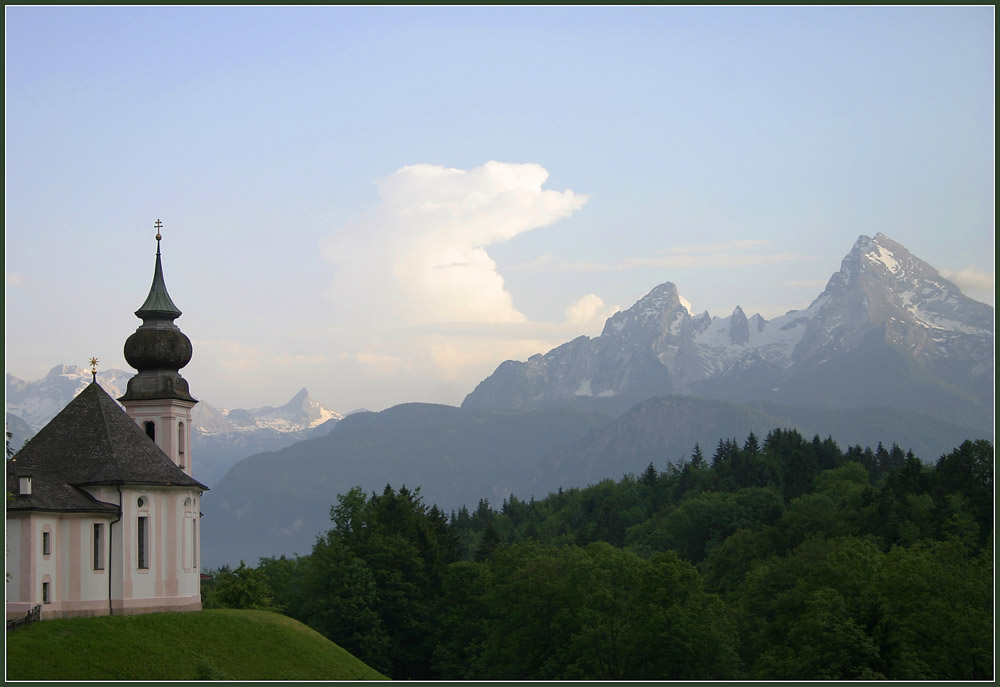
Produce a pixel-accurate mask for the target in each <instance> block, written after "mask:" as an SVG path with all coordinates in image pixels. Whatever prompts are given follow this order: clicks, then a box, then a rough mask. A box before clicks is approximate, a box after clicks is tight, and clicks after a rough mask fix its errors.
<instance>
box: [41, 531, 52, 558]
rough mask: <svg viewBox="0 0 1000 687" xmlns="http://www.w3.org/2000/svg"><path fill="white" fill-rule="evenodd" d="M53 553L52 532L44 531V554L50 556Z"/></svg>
mask: <svg viewBox="0 0 1000 687" xmlns="http://www.w3.org/2000/svg"><path fill="white" fill-rule="evenodd" d="M50 553H52V533H51V532H42V555H44V556H48V555H49V554H50Z"/></svg>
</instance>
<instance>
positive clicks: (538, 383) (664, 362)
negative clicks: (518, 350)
mask: <svg viewBox="0 0 1000 687" xmlns="http://www.w3.org/2000/svg"><path fill="white" fill-rule="evenodd" d="M900 356H903V357H902V358H901V357H900ZM907 358H909V359H912V361H913V364H914V365H915V368H914V369H920V370H921V371H920V372H916V373H911V372H908V371H907V368H906V364H904V363H902V362H900V361H902V360H905V359H907ZM831 361H839V362H837V365H836V366H830V365H828V366H827V367H826V368H823V369H822V370H821V369H820V366H824V365H827V364H828V363H830V362H831ZM876 361H878V362H876ZM890 363H891V364H892V365H893V366H895V367H894V368H893V370H891V371H890V370H888V369H884V370H883V369H879V367H880V366H882V367H885V366H886V365H888V364H890ZM838 366H839V367H838ZM859 366H869V367H871V368H872V369H866V371H865V372H863V373H862V372H860V371H858V370H859ZM835 367H836V369H838V370H839V372H836V373H832V372H825V371H824V370H832V369H834V368H835ZM831 374H835V375H839V377H836V378H834V377H831V376H830V375H831ZM854 374H858V375H860V376H859V377H858V378H857V379H856V380H854V379H853V375H854ZM911 374H915V375H916V376H915V377H914V379H913V381H912V382H911V381H909V378H908V377H907V380H904V381H905V383H906V384H910V387H908V388H911V390H910V391H903V390H902V389H903V387H902V386H900V384H901V382H900V381H899V379H898V377H899V375H911ZM894 375H895V376H894ZM992 377H993V308H992V307H990V306H988V305H985V304H983V303H979V302H977V301H974V300H972V299H970V298H968V297H966V296H965V295H964V294H962V293H961V291H960V290H959V289H958V287H957V286H955V285H954V284H952V283H951V282H949V281H948V280H947V279H945V278H943V277H942V276H941V275H940V274H939V273H938V271H937V270H935V269H934V268H933V267H931V266H930V265H929V264H927V263H926V262H924V261H922V260H920V259H919V258H917V257H916V256H914V255H913V254H911V253H910V252H909V251H908V250H907V249H906V248H905V247H903V246H902V245H900V244H898V243H896V242H895V241H893V240H892V239H890V238H889V237H888V236H886V235H885V234H881V233H879V234H876V235H875V236H874V237H868V236H860V237H858V239H857V241H856V242H855V244H854V246H853V247H852V248H851V251H850V252H849V253H848V254H847V255H846V256H845V257H844V259H843V261H842V262H841V267H840V269H839V270H838V271H837V272H835V273H834V274H833V275H832V276H831V277H830V279H829V281H828V282H827V285H826V288H825V289H824V290H823V292H822V293H821V294H820V295H819V296H818V297H817V298H816V299H815V300H814V301H813V302H812V304H811V305H810V306H809V307H808V308H807V309H805V310H793V311H790V312H787V313H786V314H784V315H782V316H780V317H776V318H774V319H773V320H770V321H769V320H766V319H764V318H763V317H761V316H760V315H759V314H754V315H751V316H749V317H748V316H747V315H746V313H745V312H744V311H743V309H742V308H741V307H740V306H736V307H735V308H734V309H733V312H732V314H731V315H729V316H728V317H722V318H720V317H710V316H709V314H708V313H702V314H701V315H698V316H693V315H692V314H691V311H690V307H689V305H688V304H687V303H686V301H682V299H681V298H680V296H679V294H678V291H677V287H676V286H675V285H674V284H673V283H671V282H665V283H663V284H661V285H659V286H657V287H656V288H654V289H653V290H651V291H650V292H649V293H648V294H646V295H645V296H643V297H642V298H641V299H639V301H637V302H636V303H635V305H633V306H632V307H631V308H628V309H627V310H623V311H620V312H618V313H615V314H614V315H613V316H611V317H610V318H609V319H608V320H607V323H606V324H605V327H604V330H603V331H602V333H601V335H600V336H599V337H596V338H594V339H589V338H587V337H580V338H578V339H575V340H573V341H571V342H569V343H566V344H563V345H562V346H559V347H557V348H555V349H553V350H552V351H550V352H549V353H546V354H544V355H541V354H539V355H535V356H532V357H531V359H530V360H529V361H528V362H527V363H517V362H514V361H507V362H506V363H504V364H502V365H501V366H500V367H499V368H498V369H497V371H496V372H495V373H494V374H493V375H492V376H491V377H489V378H487V379H486V380H484V381H483V382H481V383H480V384H479V385H478V386H477V387H476V389H475V390H474V391H473V392H472V393H471V394H469V395H468V396H467V397H466V399H465V402H464V403H463V406H465V405H468V406H477V407H515V408H524V407H536V406H540V405H558V404H560V403H561V402H563V401H564V400H566V399H579V398H581V397H595V398H600V397H604V398H615V399H619V400H620V401H621V402H622V403H624V402H625V401H632V402H637V401H639V400H643V399H644V398H648V397H649V396H652V395H659V396H663V395H667V394H677V393H681V394H688V393H690V394H700V395H707V396H712V397H716V398H726V399H729V400H737V401H742V400H749V399H752V398H760V399H766V400H772V401H779V400H781V399H782V398H785V397H787V398H785V400H786V401H787V402H790V403H796V404H797V403H805V402H808V403H814V404H817V405H818V406H820V407H823V406H825V405H829V406H831V407H841V406H843V405H845V404H846V405H851V404H853V403H856V402H857V401H858V398H855V397H859V394H860V392H859V391H856V390H853V389H851V384H852V382H856V383H855V384H854V386H855V387H856V389H860V388H862V387H865V388H867V389H868V390H867V391H866V392H865V393H866V394H867V397H868V398H870V399H872V400H871V401H870V402H872V403H883V402H886V401H885V399H886V398H889V397H892V398H893V399H895V400H894V401H893V402H898V403H901V404H902V407H912V409H914V410H916V409H918V406H919V409H920V410H921V411H923V410H925V409H926V408H927V407H929V408H934V407H935V402H934V401H933V396H934V394H937V393H938V392H939V391H941V389H960V390H962V392H961V394H963V395H964V396H965V397H975V398H976V399H978V400H968V399H967V401H968V404H967V406H966V407H967V408H969V409H974V410H973V412H975V413H977V414H981V413H982V412H983V409H984V408H985V405H982V406H981V405H980V404H986V403H987V401H988V400H989V399H991V398H992V393H993V381H992ZM796 380H799V381H796ZM807 380H808V381H807ZM935 380H939V381H935ZM825 385H832V388H833V390H829V389H826V390H825V389H823V388H822V387H823V386H825ZM889 388H893V389H896V391H892V392H891V393H890V392H887V391H885V389H889ZM918 388H919V389H922V390H924V389H926V390H927V394H925V395H926V396H927V399H926V400H925V399H920V398H918V397H917V396H915V395H914V392H913V391H912V389H918ZM921 393H922V392H921ZM945 393H946V395H947V394H950V393H951V392H945ZM782 394H784V396H782ZM841 396H843V398H841ZM806 399H808V400H806ZM965 403H966V401H962V402H961V403H955V404H953V405H954V406H955V407H954V408H953V409H952V410H953V412H952V415H955V416H958V415H960V413H959V411H958V410H957V408H958V407H959V406H960V405H962V404H965ZM990 405H991V402H990ZM963 412H964V411H963ZM991 412H992V411H990V415H991Z"/></svg>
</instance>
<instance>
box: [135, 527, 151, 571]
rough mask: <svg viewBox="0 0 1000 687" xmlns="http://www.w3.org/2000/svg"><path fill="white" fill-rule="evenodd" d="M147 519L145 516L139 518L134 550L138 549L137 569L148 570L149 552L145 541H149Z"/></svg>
mask: <svg viewBox="0 0 1000 687" xmlns="http://www.w3.org/2000/svg"><path fill="white" fill-rule="evenodd" d="M148 535H149V518H148V517H146V516H145V515H142V516H140V517H139V528H138V530H137V532H136V548H137V549H138V561H139V569H140V570H146V569H148V568H149V552H148V551H147V541H148V539H149V536H148Z"/></svg>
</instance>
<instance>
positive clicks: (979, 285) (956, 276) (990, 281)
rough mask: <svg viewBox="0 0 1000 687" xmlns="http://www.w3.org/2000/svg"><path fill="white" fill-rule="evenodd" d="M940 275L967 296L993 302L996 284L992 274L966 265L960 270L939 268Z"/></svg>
mask: <svg viewBox="0 0 1000 687" xmlns="http://www.w3.org/2000/svg"><path fill="white" fill-rule="evenodd" d="M941 276H943V277H944V278H945V279H947V280H948V281H950V282H952V283H954V284H955V285H956V286H958V288H960V289H962V291H963V292H964V293H966V294H968V295H969V296H972V297H973V298H976V299H979V300H982V301H984V302H986V303H992V302H993V294H994V293H995V284H996V281H995V278H994V275H993V274H990V273H987V272H980V271H979V270H977V269H976V268H975V267H966V268H965V269H961V270H941Z"/></svg>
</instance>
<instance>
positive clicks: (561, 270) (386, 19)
mask: <svg viewBox="0 0 1000 687" xmlns="http://www.w3.org/2000/svg"><path fill="white" fill-rule="evenodd" d="M5 15H6V27H5V28H6V36H5V38H6V46H5V47H6V74H5V75H6V83H5V96H6V189H5V190H6V208H5V220H6V228H7V230H6V234H5V244H6V265H5V268H6V310H5V313H6V314H5V320H6V331H7V334H6V370H7V371H8V372H10V373H13V374H15V375H17V376H19V377H21V378H24V379H35V378H38V377H41V376H43V375H44V374H45V373H46V372H47V371H48V369H49V368H51V367H52V366H54V365H57V364H79V365H85V364H86V361H87V359H88V358H89V357H90V356H92V355H97V356H98V357H99V358H100V359H101V361H102V366H104V367H118V368H122V369H127V366H126V364H125V362H124V360H123V359H122V354H121V347H122V343H123V341H124V339H125V338H126V337H127V336H128V335H129V333H131V331H132V330H133V329H134V328H135V327H136V326H137V325H138V323H139V321H138V320H137V319H135V317H134V316H133V315H132V311H134V310H135V309H136V308H137V307H138V306H139V304H140V303H141V302H142V300H143V298H144V297H145V294H146V290H147V289H148V286H149V280H150V278H151V274H152V262H153V254H154V252H155V242H154V241H153V235H154V233H155V231H154V230H153V229H152V224H153V222H154V221H155V220H156V219H157V218H159V219H162V220H163V222H164V225H165V227H164V231H163V236H164V241H163V253H164V269H165V274H166V279H167V285H168V287H169V290H170V293H171V296H172V297H173V299H174V301H175V302H176V303H177V304H178V306H179V307H180V309H181V310H183V311H184V316H183V317H182V318H181V320H180V321H179V324H180V325H181V327H182V329H183V330H184V331H185V333H187V334H188V336H189V337H190V338H191V339H192V341H193V342H194V345H195V349H194V350H195V355H194V359H193V360H192V362H191V364H190V365H189V366H188V367H187V368H185V370H184V374H185V377H187V378H188V379H189V380H190V382H191V388H192V392H193V393H194V394H195V396H196V397H198V398H201V399H202V400H205V401H207V402H208V403H211V404H212V405H216V406H220V407H255V406H260V405H265V404H268V405H275V404H279V403H282V402H284V401H285V400H287V399H288V398H290V397H291V395H292V394H294V393H295V391H297V390H298V389H299V388H301V387H302V386H307V387H308V388H309V389H310V391H311V392H312V393H313V395H314V396H315V397H317V398H318V399H319V400H321V401H323V402H324V403H326V404H327V405H329V406H330V407H332V408H334V409H336V410H340V411H342V412H346V411H349V410H352V409H354V408H357V407H362V406H364V407H368V408H371V409H381V408H385V407H388V406H391V405H394V404H396V403H401V402H405V401H428V402H440V403H449V404H457V403H460V402H461V399H462V398H463V397H464V395H465V394H466V393H468V392H469V391H471V390H472V388H474V386H475V384H476V383H477V382H478V381H479V380H481V379H482V378H483V377H485V376H487V375H488V374H489V373H490V372H492V370H493V369H495V367H496V366H497V365H498V364H499V363H500V362H502V361H503V360H505V359H508V358H514V359H522V360H523V359H525V358H526V357H528V356H530V355H531V354H533V353H539V352H545V351H547V350H548V349H549V348H551V347H552V346H555V345H557V344H559V343H562V342H563V341H566V340H569V339H571V338H574V337H575V336H578V335H580V334H587V335H590V336H594V335H597V334H598V333H599V332H600V329H601V326H602V324H603V320H604V318H605V317H607V316H608V315H609V314H610V313H611V312H612V311H613V310H614V308H615V307H616V306H617V307H628V306H629V305H631V304H632V303H633V302H634V301H635V300H637V299H638V298H640V297H641V296H642V295H643V294H644V293H646V292H647V291H649V290H650V289H651V288H653V287H654V286H656V285H657V284H660V283H662V282H664V281H673V282H674V283H676V284H677V285H678V288H679V290H680V292H681V294H682V295H684V296H685V297H686V298H687V300H688V301H690V302H691V304H692V307H693V309H694V310H695V311H697V312H701V311H703V310H708V311H709V312H711V313H712V314H713V315H720V316H725V315H728V314H729V313H730V312H731V311H732V309H733V308H734V307H735V306H736V305H740V306H742V307H743V309H744V310H745V311H746V312H747V313H748V314H751V313H753V312H760V313H761V314H762V315H764V316H765V317H773V316H775V315H778V314H781V313H783V312H785V311H787V310H789V309H793V308H802V307H805V306H807V305H808V303H809V302H810V301H811V300H812V299H813V298H814V297H815V296H816V295H818V294H819V292H820V291H821V290H822V288H823V286H824V284H825V282H826V280H827V279H828V278H829V276H830V275H831V274H832V273H833V272H834V271H836V269H837V268H838V267H839V263H840V260H841V259H842V258H843V256H844V255H845V254H846V253H847V252H848V251H849V250H850V248H851V246H852V245H853V243H854V241H855V240H856V239H857V237H858V235H860V234H865V235H869V236H871V235H873V234H875V233H876V232H880V231H881V232H883V233H885V234H887V235H888V236H890V237H891V238H893V239H894V240H896V241H899V242H900V243H902V244H903V245H905V246H907V247H908V248H909V249H910V250H911V251H912V252H914V253H915V254H916V255H917V256H918V257H921V258H923V259H925V260H927V261H928V262H930V263H931V264H932V265H934V266H935V267H937V268H938V269H939V270H941V271H942V272H943V273H945V274H946V276H950V277H951V278H952V279H953V280H954V281H956V283H958V284H959V285H960V286H961V287H962V288H963V290H964V291H965V292H966V293H967V294H969V295H970V296H972V297H974V298H977V299H978V300H982V301H985V302H988V303H990V304H993V294H994V285H993V279H994V271H995V267H994V221H995V220H994V204H995V200H994V192H993V188H994V148H995V140H994V133H993V131H994V119H995V105H994V79H995V75H994V67H993V64H994V39H995V36H994V28H993V27H994V9H993V8H992V7H959V8H947V7H937V8H927V7H885V8H860V7H854V8H832V7H828V8H805V7H804V8H783V7H771V8H743V7H726V8H673V7H632V8H617V7H584V8H573V7H550V8H527V7H519V8H488V7H487V8H479V7H466V8H451V7H434V8H421V7H388V8H374V7H369V8H366V7H354V8H349V7H326V8H319V7H317V8H313V7H299V8H283V7H237V8H228V7H214V8H199V7H159V8H145V7H142V8H139V7H132V8H128V7H90V8H87V7H82V8H74V7H8V8H6V10H5Z"/></svg>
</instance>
